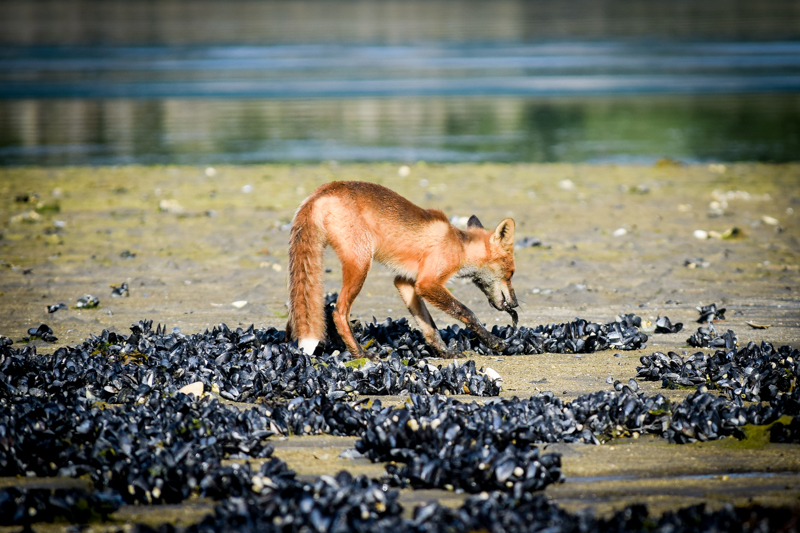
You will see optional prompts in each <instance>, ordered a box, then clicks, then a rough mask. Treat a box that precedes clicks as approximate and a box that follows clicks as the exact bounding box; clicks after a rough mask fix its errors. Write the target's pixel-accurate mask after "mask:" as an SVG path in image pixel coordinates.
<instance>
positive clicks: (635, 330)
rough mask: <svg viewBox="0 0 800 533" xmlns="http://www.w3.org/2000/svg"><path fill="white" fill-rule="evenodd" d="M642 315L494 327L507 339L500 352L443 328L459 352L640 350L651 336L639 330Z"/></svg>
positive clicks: (457, 329) (456, 329)
mask: <svg viewBox="0 0 800 533" xmlns="http://www.w3.org/2000/svg"><path fill="white" fill-rule="evenodd" d="M640 326H641V318H640V317H638V316H633V315H632V314H631V315H622V316H621V317H620V320H618V321H614V322H608V323H606V324H598V323H596V322H589V321H586V320H584V319H582V318H576V319H575V320H573V321H572V322H566V323H563V324H549V325H539V326H536V327H534V328H528V327H525V326H522V327H519V328H518V327H514V326H494V327H492V334H494V335H496V336H498V337H500V338H501V339H503V340H504V341H505V342H506V347H505V348H503V350H501V351H499V352H494V351H492V350H491V349H489V348H487V347H486V346H485V345H484V344H483V343H482V342H481V341H480V339H479V338H477V337H476V336H475V334H473V333H472V332H471V331H469V330H468V329H466V328H461V327H459V326H458V325H453V326H448V327H447V328H446V329H444V330H442V331H441V333H442V340H444V341H445V342H446V343H447V345H448V347H449V348H451V349H456V350H459V351H462V352H463V351H467V350H472V351H474V352H476V353H479V354H481V355H489V354H501V355H523V354H540V353H545V352H548V353H592V352H597V351H600V350H608V349H616V350H639V349H641V348H645V347H646V344H645V343H646V342H647V335H645V334H644V333H642V332H640V331H639V327H640Z"/></svg>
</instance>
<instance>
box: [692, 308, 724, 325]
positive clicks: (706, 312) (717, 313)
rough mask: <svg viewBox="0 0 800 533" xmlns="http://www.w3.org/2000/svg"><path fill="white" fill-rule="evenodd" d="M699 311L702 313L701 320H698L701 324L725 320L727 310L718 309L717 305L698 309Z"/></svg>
mask: <svg viewBox="0 0 800 533" xmlns="http://www.w3.org/2000/svg"><path fill="white" fill-rule="evenodd" d="M697 310H698V311H699V312H700V318H698V319H697V322H698V323H699V324H704V323H706V322H714V321H717V320H725V308H719V309H718V308H717V304H710V305H705V306H703V307H698V308H697Z"/></svg>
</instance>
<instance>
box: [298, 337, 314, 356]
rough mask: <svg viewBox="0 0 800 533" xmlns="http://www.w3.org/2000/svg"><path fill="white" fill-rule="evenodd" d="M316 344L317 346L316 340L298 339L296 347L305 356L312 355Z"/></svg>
mask: <svg viewBox="0 0 800 533" xmlns="http://www.w3.org/2000/svg"><path fill="white" fill-rule="evenodd" d="M317 344H319V341H318V340H317V339H300V342H299V343H297V347H298V348H301V349H302V350H303V351H304V352H305V353H306V354H308V355H313V353H314V350H316V349H317Z"/></svg>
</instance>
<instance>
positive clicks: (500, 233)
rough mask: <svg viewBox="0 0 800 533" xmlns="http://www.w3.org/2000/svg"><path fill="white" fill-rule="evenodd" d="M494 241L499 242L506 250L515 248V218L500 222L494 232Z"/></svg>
mask: <svg viewBox="0 0 800 533" xmlns="http://www.w3.org/2000/svg"><path fill="white" fill-rule="evenodd" d="M491 239H492V242H496V243H499V244H500V246H502V247H503V248H505V249H506V250H513V249H514V219H512V218H507V219H505V220H503V221H502V222H500V224H498V226H497V229H496V230H494V233H493V234H492V237H491Z"/></svg>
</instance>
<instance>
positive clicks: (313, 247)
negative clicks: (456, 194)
mask: <svg viewBox="0 0 800 533" xmlns="http://www.w3.org/2000/svg"><path fill="white" fill-rule="evenodd" d="M473 218H474V217H473ZM474 221H475V222H474V223H473V222H472V219H471V223H470V226H469V227H468V228H467V230H466V231H463V230H460V229H458V228H456V227H454V226H452V225H451V224H450V223H449V221H448V220H447V217H446V216H445V215H444V213H442V212H441V211H439V210H437V209H423V208H421V207H419V206H416V205H414V204H413V203H411V202H409V201H408V200H406V199H405V198H403V197H402V196H400V195H399V194H397V193H395V192H393V191H391V190H389V189H387V188H386V187H383V186H381V185H377V184H374V183H365V182H332V183H328V184H325V185H323V186H321V187H320V188H318V189H317V190H316V191H314V192H313V193H312V194H311V196H309V197H308V198H306V200H305V201H304V202H303V203H302V204H301V205H300V207H299V208H298V210H297V213H296V215H295V218H294V221H293V223H292V233H291V238H290V241H289V321H288V324H287V327H286V331H287V337H288V338H290V339H298V340H299V341H300V345H301V346H302V347H304V349H306V350H307V351H308V350H309V348H310V347H311V346H313V345H315V343H316V341H323V340H324V339H325V316H324V309H323V279H322V278H323V272H324V269H323V264H322V258H323V252H324V248H325V246H326V245H330V246H331V247H332V248H333V249H334V251H335V252H336V254H337V256H338V257H339V260H340V261H341V263H342V290H341V291H340V293H339V299H338V300H337V303H336V311H335V312H334V317H333V318H334V324H335V325H336V329H337V331H338V332H339V335H340V336H341V337H342V340H343V341H344V343H345V345H346V346H347V348H348V350H349V351H350V352H351V353H352V354H353V356H354V357H363V356H364V351H363V349H362V348H361V346H359V345H358V344H357V343H356V341H355V338H354V337H353V334H352V331H351V330H350V324H349V316H350V309H351V307H352V304H353V301H354V300H355V298H356V296H358V293H359V292H360V291H361V287H362V286H363V284H364V280H365V279H366V277H367V274H368V272H369V269H370V267H371V264H372V260H373V259H376V260H377V261H379V262H381V263H383V264H385V265H387V266H388V267H389V268H391V269H392V270H394V271H395V273H396V274H397V277H396V278H395V286H396V287H397V289H398V291H399V292H400V295H401V297H402V298H403V300H404V302H405V304H406V306H407V307H408V309H409V311H410V312H411V314H412V315H413V316H414V318H415V319H416V320H417V322H418V324H419V325H420V328H421V329H422V331H423V333H424V334H425V338H426V340H427V341H428V342H429V343H430V344H431V346H432V347H433V348H434V349H435V350H436V351H437V352H438V353H439V354H440V355H443V356H453V355H455V354H451V353H448V351H447V347H446V346H445V345H444V342H443V341H442V339H441V337H440V336H439V333H438V330H437V329H436V326H435V324H434V323H433V320H432V319H431V317H430V313H428V311H427V308H426V307H425V303H424V301H423V300H427V301H428V302H429V303H431V304H433V305H434V306H436V307H437V308H439V309H440V310H442V311H444V312H446V313H448V314H450V315H451V316H453V317H454V318H457V319H459V320H461V321H463V322H464V323H465V324H466V325H467V327H469V328H470V329H472V330H473V331H475V333H477V334H478V335H479V336H480V337H481V338H482V339H483V340H484V342H485V343H486V344H487V345H489V346H494V347H499V346H501V345H502V341H501V340H500V339H498V338H496V337H494V336H493V335H491V334H490V333H489V332H488V331H486V329H485V328H484V327H483V325H482V324H481V323H480V322H479V321H478V319H477V317H476V316H475V315H474V314H473V313H472V311H470V310H469V309H468V308H467V307H466V306H464V305H463V304H462V303H461V302H459V301H458V300H457V299H456V298H454V297H453V296H452V295H451V294H450V292H449V291H448V290H447V289H446V288H445V287H444V284H445V282H447V280H448V279H450V278H451V277H452V276H454V275H459V276H463V277H469V278H471V279H472V280H473V281H474V282H475V284H476V285H477V286H478V287H479V288H480V289H481V290H482V291H483V292H484V294H486V296H487V298H488V299H489V303H491V304H492V305H493V306H494V307H496V308H497V309H502V310H506V311H509V309H511V308H513V307H516V306H517V301H516V297H515V295H514V289H513V288H512V286H511V276H512V275H513V273H514V247H513V238H514V221H513V220H511V219H506V220H504V221H502V222H501V223H500V225H499V226H498V227H497V229H496V230H495V231H493V232H492V231H487V230H485V229H483V227H482V226H481V225H480V222H478V221H477V218H474ZM509 312H510V311H509ZM311 349H313V348H311Z"/></svg>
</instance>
